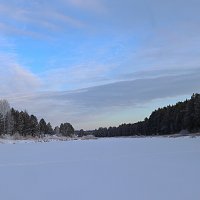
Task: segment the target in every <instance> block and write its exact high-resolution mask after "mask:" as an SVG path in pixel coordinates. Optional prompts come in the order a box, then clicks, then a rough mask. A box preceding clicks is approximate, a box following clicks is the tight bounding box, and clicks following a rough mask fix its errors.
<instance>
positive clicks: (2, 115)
mask: <svg viewBox="0 0 200 200" xmlns="http://www.w3.org/2000/svg"><path fill="white" fill-rule="evenodd" d="M5 134H7V135H14V134H19V135H20V136H24V137H26V136H33V137H36V136H38V137H43V136H45V135H54V134H57V135H62V136H72V135H73V134H74V128H73V126H72V125H71V124H70V123H64V124H63V123H62V124H61V125H60V126H57V127H55V128H54V129H53V128H52V126H51V123H50V122H49V123H46V121H45V120H44V119H41V120H40V121H38V119H37V117H36V116H34V115H29V114H28V112H27V111H21V112H19V111H18V110H15V109H14V108H11V109H10V106H9V103H8V102H7V101H6V100H0V135H5Z"/></svg>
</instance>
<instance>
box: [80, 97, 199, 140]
mask: <svg viewBox="0 0 200 200" xmlns="http://www.w3.org/2000/svg"><path fill="white" fill-rule="evenodd" d="M182 130H187V131H189V132H194V133H196V132H199V131H200V94H193V95H192V97H191V99H190V100H186V101H184V102H178V103H177V104H176V105H173V106H170V105H169V106H167V107H164V108H159V109H157V110H155V111H154V112H152V114H151V115H150V117H149V118H145V120H144V121H141V122H138V123H134V124H122V125H120V126H119V127H110V128H99V129H98V130H94V131H89V132H87V131H83V130H80V131H79V133H78V135H79V136H80V137H81V136H84V135H88V134H92V135H94V136H96V137H117V136H152V135H166V134H176V133H179V132H180V131H182Z"/></svg>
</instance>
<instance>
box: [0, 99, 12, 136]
mask: <svg viewBox="0 0 200 200" xmlns="http://www.w3.org/2000/svg"><path fill="white" fill-rule="evenodd" d="M9 113H10V104H9V103H8V101H7V100H5V99H2V100H0V114H1V115H2V117H3V133H4V134H5V133H6V125H7V123H9V121H8V120H9V119H8V120H7V118H8V115H10V114H9Z"/></svg>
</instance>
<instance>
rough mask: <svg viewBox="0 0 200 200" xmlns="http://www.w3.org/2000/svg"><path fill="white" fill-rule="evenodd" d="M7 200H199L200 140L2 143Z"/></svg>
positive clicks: (2, 188)
mask: <svg viewBox="0 0 200 200" xmlns="http://www.w3.org/2000/svg"><path fill="white" fill-rule="evenodd" d="M0 199H2V200H66V199H69V200H134V199H135V200H169V199H170V200H189V199H191V200H199V199H200V138H199V137H198V138H189V137H185V138H160V137H158V138H119V139H115V138H113V139H98V140H85V141H82V140H78V141H66V142H49V143H27V144H23V143H18V144H0Z"/></svg>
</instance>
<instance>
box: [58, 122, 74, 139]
mask: <svg viewBox="0 0 200 200" xmlns="http://www.w3.org/2000/svg"><path fill="white" fill-rule="evenodd" d="M60 133H61V134H62V135H63V136H72V135H73V134H74V128H73V126H72V125H71V124H70V123H64V124H61V125H60Z"/></svg>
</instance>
